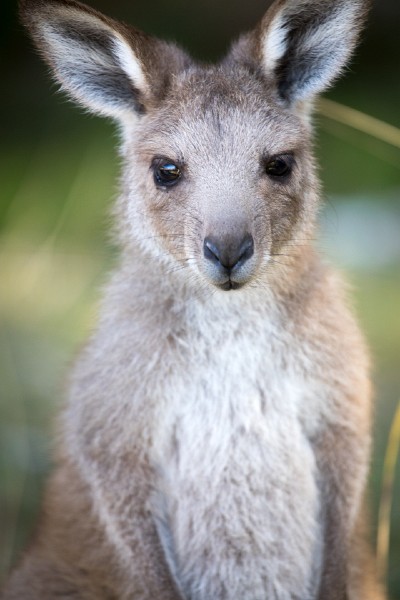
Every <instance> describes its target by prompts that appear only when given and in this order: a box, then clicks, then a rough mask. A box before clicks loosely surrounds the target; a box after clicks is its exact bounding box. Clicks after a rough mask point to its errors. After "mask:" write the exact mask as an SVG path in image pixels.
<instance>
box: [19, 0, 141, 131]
mask: <svg viewBox="0 0 400 600" xmlns="http://www.w3.org/2000/svg"><path fill="white" fill-rule="evenodd" d="M32 24H33V26H32ZM30 28H31V31H32V33H33V36H34V38H35V40H36V41H37V43H38V45H39V48H40V49H41V51H42V53H43V55H44V57H45V58H46V59H47V61H48V62H49V63H50V65H51V67H52V69H53V71H54V73H55V75H56V78H57V79H58V81H59V82H60V83H61V86H62V89H64V90H65V91H67V92H68V93H69V94H70V95H71V96H72V98H73V99H75V100H77V101H78V102H79V103H80V104H82V105H83V106H85V107H87V108H89V109H90V110H91V111H93V112H96V113H100V114H102V115H105V116H109V117H112V118H114V119H117V120H118V121H127V120H131V119H132V118H133V117H134V115H135V113H136V112H138V111H139V112H140V110H141V108H142V104H141V101H142V99H143V98H144V97H146V95H147V94H148V91H149V86H148V83H147V80H146V76H145V72H144V69H143V66H142V64H141V62H140V60H139V58H138V56H136V54H135V52H134V50H133V48H132V47H131V45H130V43H129V41H128V40H127V39H125V38H124V36H123V35H122V34H121V33H120V32H119V31H117V30H115V29H113V27H112V26H111V25H109V24H108V23H106V22H104V21H103V20H102V19H101V18H99V17H97V16H96V15H93V14H90V13H87V12H85V11H84V10H80V9H78V8H75V7H71V6H64V5H57V4H54V5H49V7H48V8H47V10H44V11H42V13H38V14H37V15H35V16H34V19H31V22H30Z"/></svg>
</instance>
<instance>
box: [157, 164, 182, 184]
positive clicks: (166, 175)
mask: <svg viewBox="0 0 400 600" xmlns="http://www.w3.org/2000/svg"><path fill="white" fill-rule="evenodd" d="M153 168H154V181H155V183H156V185H158V186H161V187H171V186H173V185H175V184H176V183H178V181H179V179H180V178H181V176H182V171H181V169H180V167H179V166H178V165H177V164H175V162H174V161H172V160H168V159H157V160H156V161H155V162H154V163H153Z"/></svg>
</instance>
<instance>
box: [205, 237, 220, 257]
mask: <svg viewBox="0 0 400 600" xmlns="http://www.w3.org/2000/svg"><path fill="white" fill-rule="evenodd" d="M203 252H204V256H205V258H207V259H208V260H211V261H212V262H214V263H219V262H221V261H220V257H221V255H220V252H219V250H218V248H217V246H216V245H215V244H214V243H213V242H212V241H211V240H210V238H208V237H207V238H205V240H204V244H203Z"/></svg>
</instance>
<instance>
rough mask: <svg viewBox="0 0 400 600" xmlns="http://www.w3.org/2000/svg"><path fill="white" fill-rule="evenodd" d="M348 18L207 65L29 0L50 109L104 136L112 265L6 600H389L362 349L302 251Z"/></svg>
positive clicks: (279, 36) (306, 21) (260, 31)
mask: <svg viewBox="0 0 400 600" xmlns="http://www.w3.org/2000/svg"><path fill="white" fill-rule="evenodd" d="M367 5H368V3H367V2H366V1H364V0H318V1H317V0H276V1H275V3H274V4H272V6H271V7H270V8H269V9H268V10H267V12H266V14H265V16H264V18H263V19H262V20H261V22H260V23H259V25H258V26H257V27H256V28H255V29H254V30H253V31H252V32H250V33H247V34H245V35H243V36H242V37H241V38H240V39H239V40H238V41H237V42H236V43H234V44H233V46H232V48H231V50H230V51H229V53H228V54H227V56H226V57H225V58H224V59H223V60H222V61H221V62H220V63H219V64H217V65H204V64H197V63H195V62H193V61H192V60H191V59H190V58H189V56H188V55H187V54H186V53H185V52H184V51H182V50H180V49H179V48H178V47H176V46H175V45H174V44H172V43H166V42H163V41H159V40H158V39H155V38H153V37H150V36H148V35H146V34H144V33H142V32H140V31H138V30H137V29H134V28H131V27H129V26H127V25H125V24H121V23H118V22H116V21H114V20H112V19H110V18H108V17H105V16H103V15H102V14H100V13H99V12H97V11H96V10H93V9H92V8H89V7H87V6H85V5H83V4H80V3H79V2H76V1H74V0H25V1H24V2H22V5H21V14H22V19H23V21H24V23H25V24H26V25H27V27H28V28H29V30H30V33H31V34H32V36H33V39H34V41H35V42H36V44H37V46H38V48H39V50H40V52H41V53H42V55H43V57H44V59H45V60H46V61H47V63H48V64H49V65H50V67H51V69H52V71H53V73H54V74H55V77H56V79H57V80H58V81H59V82H60V83H61V86H62V88H63V89H64V90H65V91H66V92H67V93H68V94H69V95H70V96H71V97H72V98H73V99H74V100H76V101H78V103H80V104H81V105H83V106H85V107H86V108H88V109H90V110H91V111H93V112H95V113H99V114H101V115H104V116H107V117H111V118H113V119H114V120H115V121H116V122H117V123H118V125H119V127H120V132H121V155H122V157H123V178H122V186H121V187H122V190H121V195H120V197H119V200H118V201H117V204H116V208H115V217H116V222H117V236H118V240H119V243H120V247H121V256H120V260H119V263H118V267H117V268H116V269H115V272H114V273H113V274H112V275H111V277H110V280H109V283H108V285H107V287H106V290H105V294H104V299H103V303H102V307H101V310H100V317H99V323H98V327H97V331H96V332H95V333H94V334H93V335H92V337H91V339H90V340H89V342H88V344H87V346H86V348H85V349H84V350H83V352H82V353H81V356H80V357H79V359H78V360H77V362H76V365H75V368H74V369H73V373H72V375H71V379H70V385H69V394H68V400H67V402H66V405H65V409H64V410H63V413H62V416H61V420H60V432H61V434H60V436H59V441H58V445H57V452H56V468H55V471H54V474H53V475H52V477H51V478H50V481H49V483H48V486H47V490H46V494H45V499H44V505H43V513H42V517H41V521H40V526H39V528H38V530H37V534H36V537H35V539H34V540H33V542H32V543H31V546H30V547H29V549H28V551H27V552H26V553H25V554H24V556H23V557H22V559H21V562H20V563H19V565H18V566H17V568H16V569H15V570H14V571H13V573H12V574H11V577H10V579H9V581H8V583H7V585H6V588H5V591H4V595H3V598H4V599H5V600H13V599H18V600H21V599H25V598H26V599H29V600H36V599H40V600H46V599H52V598H76V599H78V598H79V599H80V600H94V599H96V600H100V599H104V600H106V599H107V600H111V599H118V600H125V599H126V600H127V599H135V600H136V599H137V600H150V599H151V600H154V599H155V598H157V599H158V600H178V599H181V600H182V599H187V600H189V599H190V600H216V599H218V600H225V599H226V600H382V599H383V598H384V593H383V592H382V590H381V589H380V586H379V583H378V582H377V580H376V578H375V575H374V568H373V558H372V554H371V552H370V550H369V547H368V540H367V539H366V538H367V536H366V533H365V530H366V529H367V528H366V520H365V518H364V512H365V511H364V500H363V497H364V492H365V487H366V479H367V474H368V466H369V465H368V463H369V459H370V448H371V433H370V431H371V394H370V381H369V373H368V371H369V365H368V362H369V361H368V356H367V352H366V349H365V344H364V341H363V338H362V335H361V333H360V332H359V329H358V326H357V324H356V322H355V320H354V318H353V316H352V313H351V311H350V310H349V308H348V303H347V300H346V291H345V286H344V284H343V283H342V280H341V278H340V276H339V275H338V274H336V273H335V272H334V271H333V270H331V268H330V267H328V266H326V265H325V264H324V263H323V262H322V261H321V259H320V258H319V256H318V253H317V252H316V250H315V249H314V247H313V244H312V238H313V236H314V232H315V227H316V215H317V212H318V207H319V204H320V186H319V183H318V178H317V175H316V167H315V164H314V159H313V151H312V138H313V127H312V119H311V114H312V107H313V102H314V100H315V98H316V96H317V94H319V93H320V92H322V91H323V90H324V89H326V88H327V87H328V86H329V85H330V84H331V83H332V81H333V80H334V79H335V78H336V77H337V76H338V75H339V73H340V71H341V70H342V68H343V66H344V65H345V64H346V63H347V61H348V59H349V57H350V55H351V53H352V50H353V48H354V46H355V44H356V42H357V39H358V37H359V32H360V30H361V28H362V25H363V23H364V20H365V16H366V13H367V9H368V6H367Z"/></svg>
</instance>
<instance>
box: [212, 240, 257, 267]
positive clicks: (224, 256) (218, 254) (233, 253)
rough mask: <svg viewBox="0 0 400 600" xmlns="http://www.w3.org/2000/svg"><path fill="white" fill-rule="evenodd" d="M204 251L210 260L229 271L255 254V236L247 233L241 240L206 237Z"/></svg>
mask: <svg viewBox="0 0 400 600" xmlns="http://www.w3.org/2000/svg"><path fill="white" fill-rule="evenodd" d="M203 253H204V257H205V258H206V259H207V260H209V261H210V262H212V263H214V264H215V265H219V267H221V268H223V269H226V270H227V271H232V270H233V269H234V268H235V267H239V266H240V265H242V264H243V263H244V262H246V261H247V260H249V258H251V257H252V256H253V254H254V240H253V236H251V235H250V234H246V235H245V236H244V237H243V238H242V239H241V240H239V241H238V240H235V239H232V238H229V239H227V240H224V241H221V240H217V241H214V239H213V238H210V237H206V238H205V240H204V243H203Z"/></svg>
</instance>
